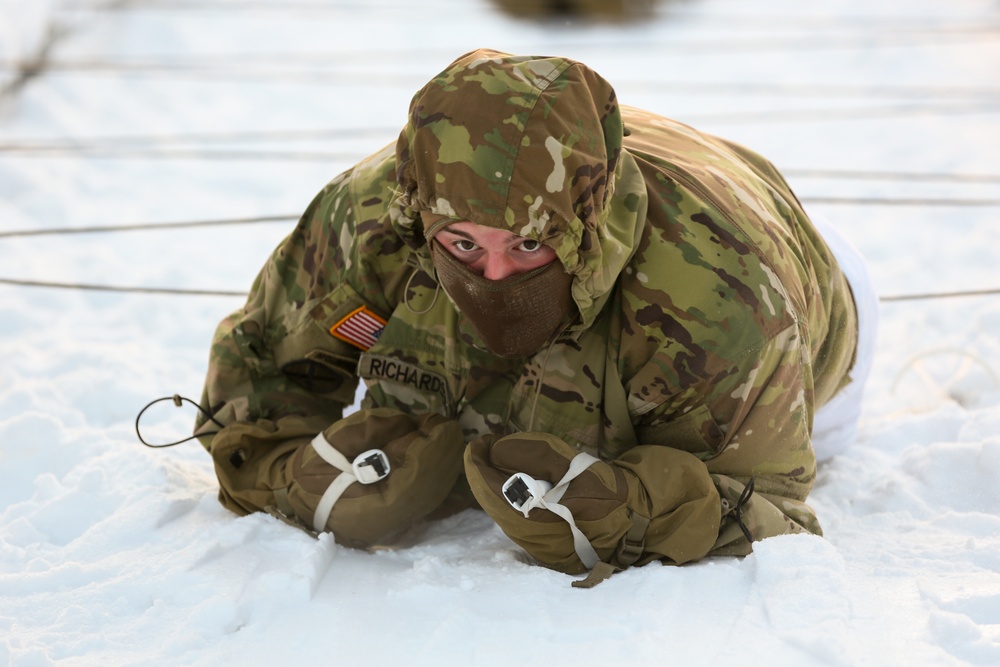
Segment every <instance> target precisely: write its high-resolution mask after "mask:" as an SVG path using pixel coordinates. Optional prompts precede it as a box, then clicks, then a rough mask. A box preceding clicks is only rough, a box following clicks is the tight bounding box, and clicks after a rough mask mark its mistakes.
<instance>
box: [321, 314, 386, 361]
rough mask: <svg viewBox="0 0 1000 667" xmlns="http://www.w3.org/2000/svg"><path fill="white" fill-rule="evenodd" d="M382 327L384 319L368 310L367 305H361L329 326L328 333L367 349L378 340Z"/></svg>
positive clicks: (383, 326)
mask: <svg viewBox="0 0 1000 667" xmlns="http://www.w3.org/2000/svg"><path fill="white" fill-rule="evenodd" d="M384 328H385V320H383V319H382V318H381V317H379V316H378V315H376V314H375V313H373V312H372V311H370V310H369V309H368V307H367V306H361V307H360V308H355V309H354V310H352V311H351V312H350V313H348V314H347V316H346V317H344V318H343V319H341V320H340V321H339V322H337V323H336V324H334V325H333V326H332V327H330V333H331V334H332V335H333V336H335V337H336V338H339V339H340V340H342V341H345V342H347V343H350V344H351V345H353V346H355V347H360V348H361V349H362V350H365V351H368V350H369V349H370V348H371V346H372V345H374V344H375V343H377V342H378V337H379V335H380V334H381V333H382V329H384Z"/></svg>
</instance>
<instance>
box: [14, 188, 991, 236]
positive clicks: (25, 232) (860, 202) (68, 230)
mask: <svg viewBox="0 0 1000 667" xmlns="http://www.w3.org/2000/svg"><path fill="white" fill-rule="evenodd" d="M799 200H800V201H802V202H803V203H806V204H832V205H847V206H954V207H980V206H984V207H986V206H1000V199H929V198H920V199H914V198H910V199H898V198H889V197H819V196H816V197H800V198H799ZM298 218H299V216H298V215H295V214H277V215H261V216H256V217H249V218H218V219H215V220H191V221H179V222H147V223H132V224H123V225H100V226H92V227H47V228H44V229H18V230H12V231H5V232H4V231H0V238H18V237H26V236H57V235H63V234H101V233H113V232H132V231H151V230H162V229H183V228H190V227H219V226H225V225H246V224H259V223H273V222H284V223H287V222H292V221H295V220H297V219H298Z"/></svg>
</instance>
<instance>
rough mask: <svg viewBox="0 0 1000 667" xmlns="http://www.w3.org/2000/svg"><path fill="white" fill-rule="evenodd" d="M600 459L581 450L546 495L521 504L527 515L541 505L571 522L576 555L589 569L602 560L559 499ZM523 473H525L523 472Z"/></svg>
mask: <svg viewBox="0 0 1000 667" xmlns="http://www.w3.org/2000/svg"><path fill="white" fill-rule="evenodd" d="M599 460H600V459H598V458H597V457H594V456H591V455H590V454H587V453H586V452H580V453H579V454H577V455H576V456H575V457H573V460H572V461H570V464H569V469H567V470H566V474H565V475H563V476H562V479H560V480H559V481H558V482H556V485H555V486H553V487H552V488H551V489H550V490H549V491H547V492H546V493H545V495H543V496H541V497H538V496H534V495H533V496H532V497H531V498H530V499H529V500H527V501H526V502H525V503H524V505H522V506H521V510H520V511H521V513H522V514H524V516H525V517H527V516H528V512H530V511H531V510H532V509H534V508H535V507H541V508H544V509H547V510H549V511H550V512H552V513H553V514H556V515H557V516H559V517H562V519H563V520H565V521H566V523H568V524H569V529H570V532H572V533H573V548H574V549H576V555H577V556H578V557H579V558H580V562H582V563H583V565H584V567H586V568H587V569H588V570H590V569H593V567H594V566H595V565H597V563H598V562H599V561H600V558H598V556H597V552H596V551H595V550H594V547H593V545H592V544H591V543H590V540H588V539H587V536H586V535H584V534H583V532H582V531H581V530H580V529H579V528H577V527H576V520H575V519H574V518H573V513H572V512H570V511H569V508H568V507H566V506H565V505H563V504H561V503H560V502H559V501H560V500H562V497H563V495H564V494H565V493H566V489H568V488H569V483H570V482H572V481H573V480H574V479H576V478H577V477H579V475H580V473H582V472H583V471H584V470H586V469H587V468H589V467H590V466H591V465H593V464H594V463H596V462H597V461H599ZM521 474H522V475H523V473H521ZM525 476H526V475H525Z"/></svg>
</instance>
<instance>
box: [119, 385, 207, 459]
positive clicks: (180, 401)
mask: <svg viewBox="0 0 1000 667" xmlns="http://www.w3.org/2000/svg"><path fill="white" fill-rule="evenodd" d="M163 401H173V402H174V405H176V406H177V407H182V406H183V402H184V401H187V402H188V403H190V404H191V405H193V406H194V407H196V408H198V410H200V411H201V413H202V414H203V415H205V416H206V417H207V418H208V419H209V421H211V422H212V423H213V424H215V425H216V426H218V427H219V428H220V429H223V428H225V427H226V425H225V424H223V423H222V422H220V421H219V420H217V419H216V418H215V417H213V416H212V414H211V413H210V412H209V411H208V410H206V409H205V408H203V407H201V406H200V405H198V404H197V403H195V402H194V401H192V400H191V399H190V398H186V397H184V396H181V395H180V394H174V395H173V396H164V397H163V398H158V399H156V400H155V401H150V402H149V403H147V404H146V407H144V408H143V409H142V410H139V414H138V415H136V417H135V434H136V436H138V438H139V442H141V443H142V444H144V445H146V446H147V447H152V448H153V449H160V448H162V447H174V446H176V445H180V444H183V443H185V442H187V441H188V440H194V439H195V438H200V437H202V436H206V435H215V434H216V433H218V431H209V432H207V433H196V434H194V435H191V436H188V437H187V438H184V439H183V440H178V441H177V442H168V443H165V444H162V445H154V444H152V443H150V442H146V440H145V438H143V437H142V432H141V431H140V430H139V420H141V419H142V415H143V414H145V412H146V410H148V409H150V408H151V407H153V406H154V405H156V404H157V403H161V402H163Z"/></svg>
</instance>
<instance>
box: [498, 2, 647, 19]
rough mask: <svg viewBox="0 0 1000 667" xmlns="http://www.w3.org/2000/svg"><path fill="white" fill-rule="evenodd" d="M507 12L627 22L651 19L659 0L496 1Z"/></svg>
mask: <svg viewBox="0 0 1000 667" xmlns="http://www.w3.org/2000/svg"><path fill="white" fill-rule="evenodd" d="M493 2H494V3H495V4H496V5H497V6H498V7H500V9H502V10H503V11H504V12H506V13H507V14H510V15H512V16H515V17H517V18H525V19H583V20H588V21H611V22H627V21H638V20H641V19H647V18H649V17H651V16H652V15H653V10H654V8H655V6H656V4H657V2H659V0H493Z"/></svg>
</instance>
